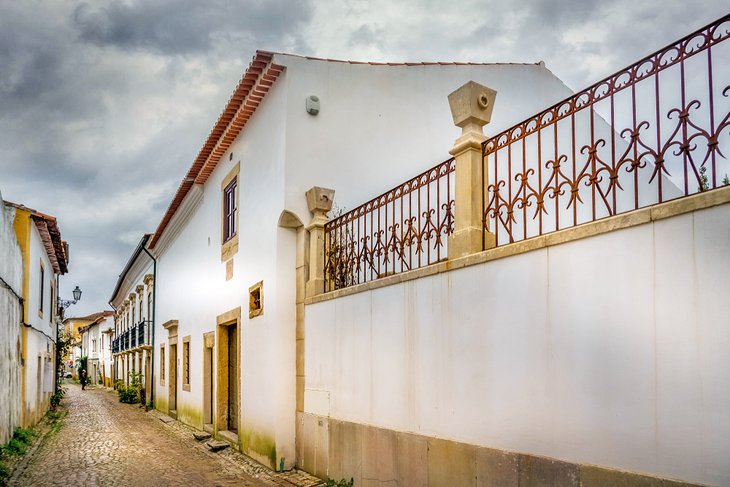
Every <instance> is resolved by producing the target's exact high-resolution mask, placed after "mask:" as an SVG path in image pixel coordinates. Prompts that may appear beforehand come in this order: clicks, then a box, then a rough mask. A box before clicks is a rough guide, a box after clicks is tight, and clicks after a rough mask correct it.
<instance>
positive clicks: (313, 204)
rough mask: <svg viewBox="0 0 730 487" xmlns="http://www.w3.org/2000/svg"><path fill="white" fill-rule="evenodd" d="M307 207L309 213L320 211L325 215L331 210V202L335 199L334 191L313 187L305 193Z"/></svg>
mask: <svg viewBox="0 0 730 487" xmlns="http://www.w3.org/2000/svg"><path fill="white" fill-rule="evenodd" d="M306 196H307V206H308V207H309V211H311V212H313V213H314V212H316V211H321V212H324V213H327V212H328V211H330V210H331V209H332V202H333V201H334V199H335V190H334V189H328V188H320V187H319V186H313V187H311V188H309V190H308V191H307V193H306Z"/></svg>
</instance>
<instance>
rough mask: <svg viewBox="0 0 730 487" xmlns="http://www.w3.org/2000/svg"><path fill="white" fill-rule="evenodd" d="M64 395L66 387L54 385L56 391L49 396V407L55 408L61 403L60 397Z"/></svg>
mask: <svg viewBox="0 0 730 487" xmlns="http://www.w3.org/2000/svg"><path fill="white" fill-rule="evenodd" d="M65 395H66V388H65V387H61V386H60V385H58V386H56V392H54V393H53V395H52V396H51V409H56V408H57V407H58V406H59V405H60V404H61V399H63V396H65Z"/></svg>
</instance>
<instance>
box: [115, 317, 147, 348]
mask: <svg viewBox="0 0 730 487" xmlns="http://www.w3.org/2000/svg"><path fill="white" fill-rule="evenodd" d="M151 326H152V322H151V321H149V320H142V321H140V322H139V323H137V324H136V325H134V326H132V328H130V329H128V330H125V331H124V332H122V333H120V334H119V336H118V337H117V338H114V339H113V340H112V353H119V352H124V351H126V350H130V349H134V348H139V347H145V346H147V347H149V346H152V334H151V333H150V327H151Z"/></svg>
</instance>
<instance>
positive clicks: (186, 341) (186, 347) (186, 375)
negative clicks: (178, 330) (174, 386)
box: [182, 336, 190, 391]
mask: <svg viewBox="0 0 730 487" xmlns="http://www.w3.org/2000/svg"><path fill="white" fill-rule="evenodd" d="M182 373H183V376H182V383H183V390H186V391H189V390H190V336H186V337H183V349H182Z"/></svg>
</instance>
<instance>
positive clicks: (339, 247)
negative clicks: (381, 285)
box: [324, 158, 455, 291]
mask: <svg viewBox="0 0 730 487" xmlns="http://www.w3.org/2000/svg"><path fill="white" fill-rule="evenodd" d="M454 169H455V164H454V159H453V158H452V159H449V160H447V161H444V162H442V163H441V164H439V165H437V166H435V167H433V168H431V169H429V170H428V171H426V172H424V173H422V174H420V175H418V176H416V177H414V178H412V179H410V180H409V181H406V182H405V183H403V184H400V185H398V186H397V187H395V188H393V189H391V190H390V191H388V192H386V193H384V194H382V195H380V196H378V197H377V198H374V199H372V200H370V201H368V202H367V203H365V204H364V205H361V206H359V207H357V208H355V209H354V210H352V211H349V212H347V213H344V214H342V215H340V216H337V217H336V218H334V219H333V220H331V221H329V222H328V223H327V224H326V225H325V229H324V231H325V263H324V266H325V267H324V268H325V282H326V284H325V287H326V290H327V291H332V290H335V289H340V288H344V287H347V286H352V285H354V284H360V283H363V282H367V281H371V280H373V279H378V278H380V277H383V276H386V275H391V274H395V273H399V272H404V271H408V270H411V269H416V268H418V267H422V266H426V265H429V264H433V263H435V262H438V261H440V260H443V259H445V258H446V256H447V254H446V247H447V236H448V235H449V234H450V233H451V232H452V231H453V226H454V222H453V216H454V188H453V175H452V173H453V172H454Z"/></svg>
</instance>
